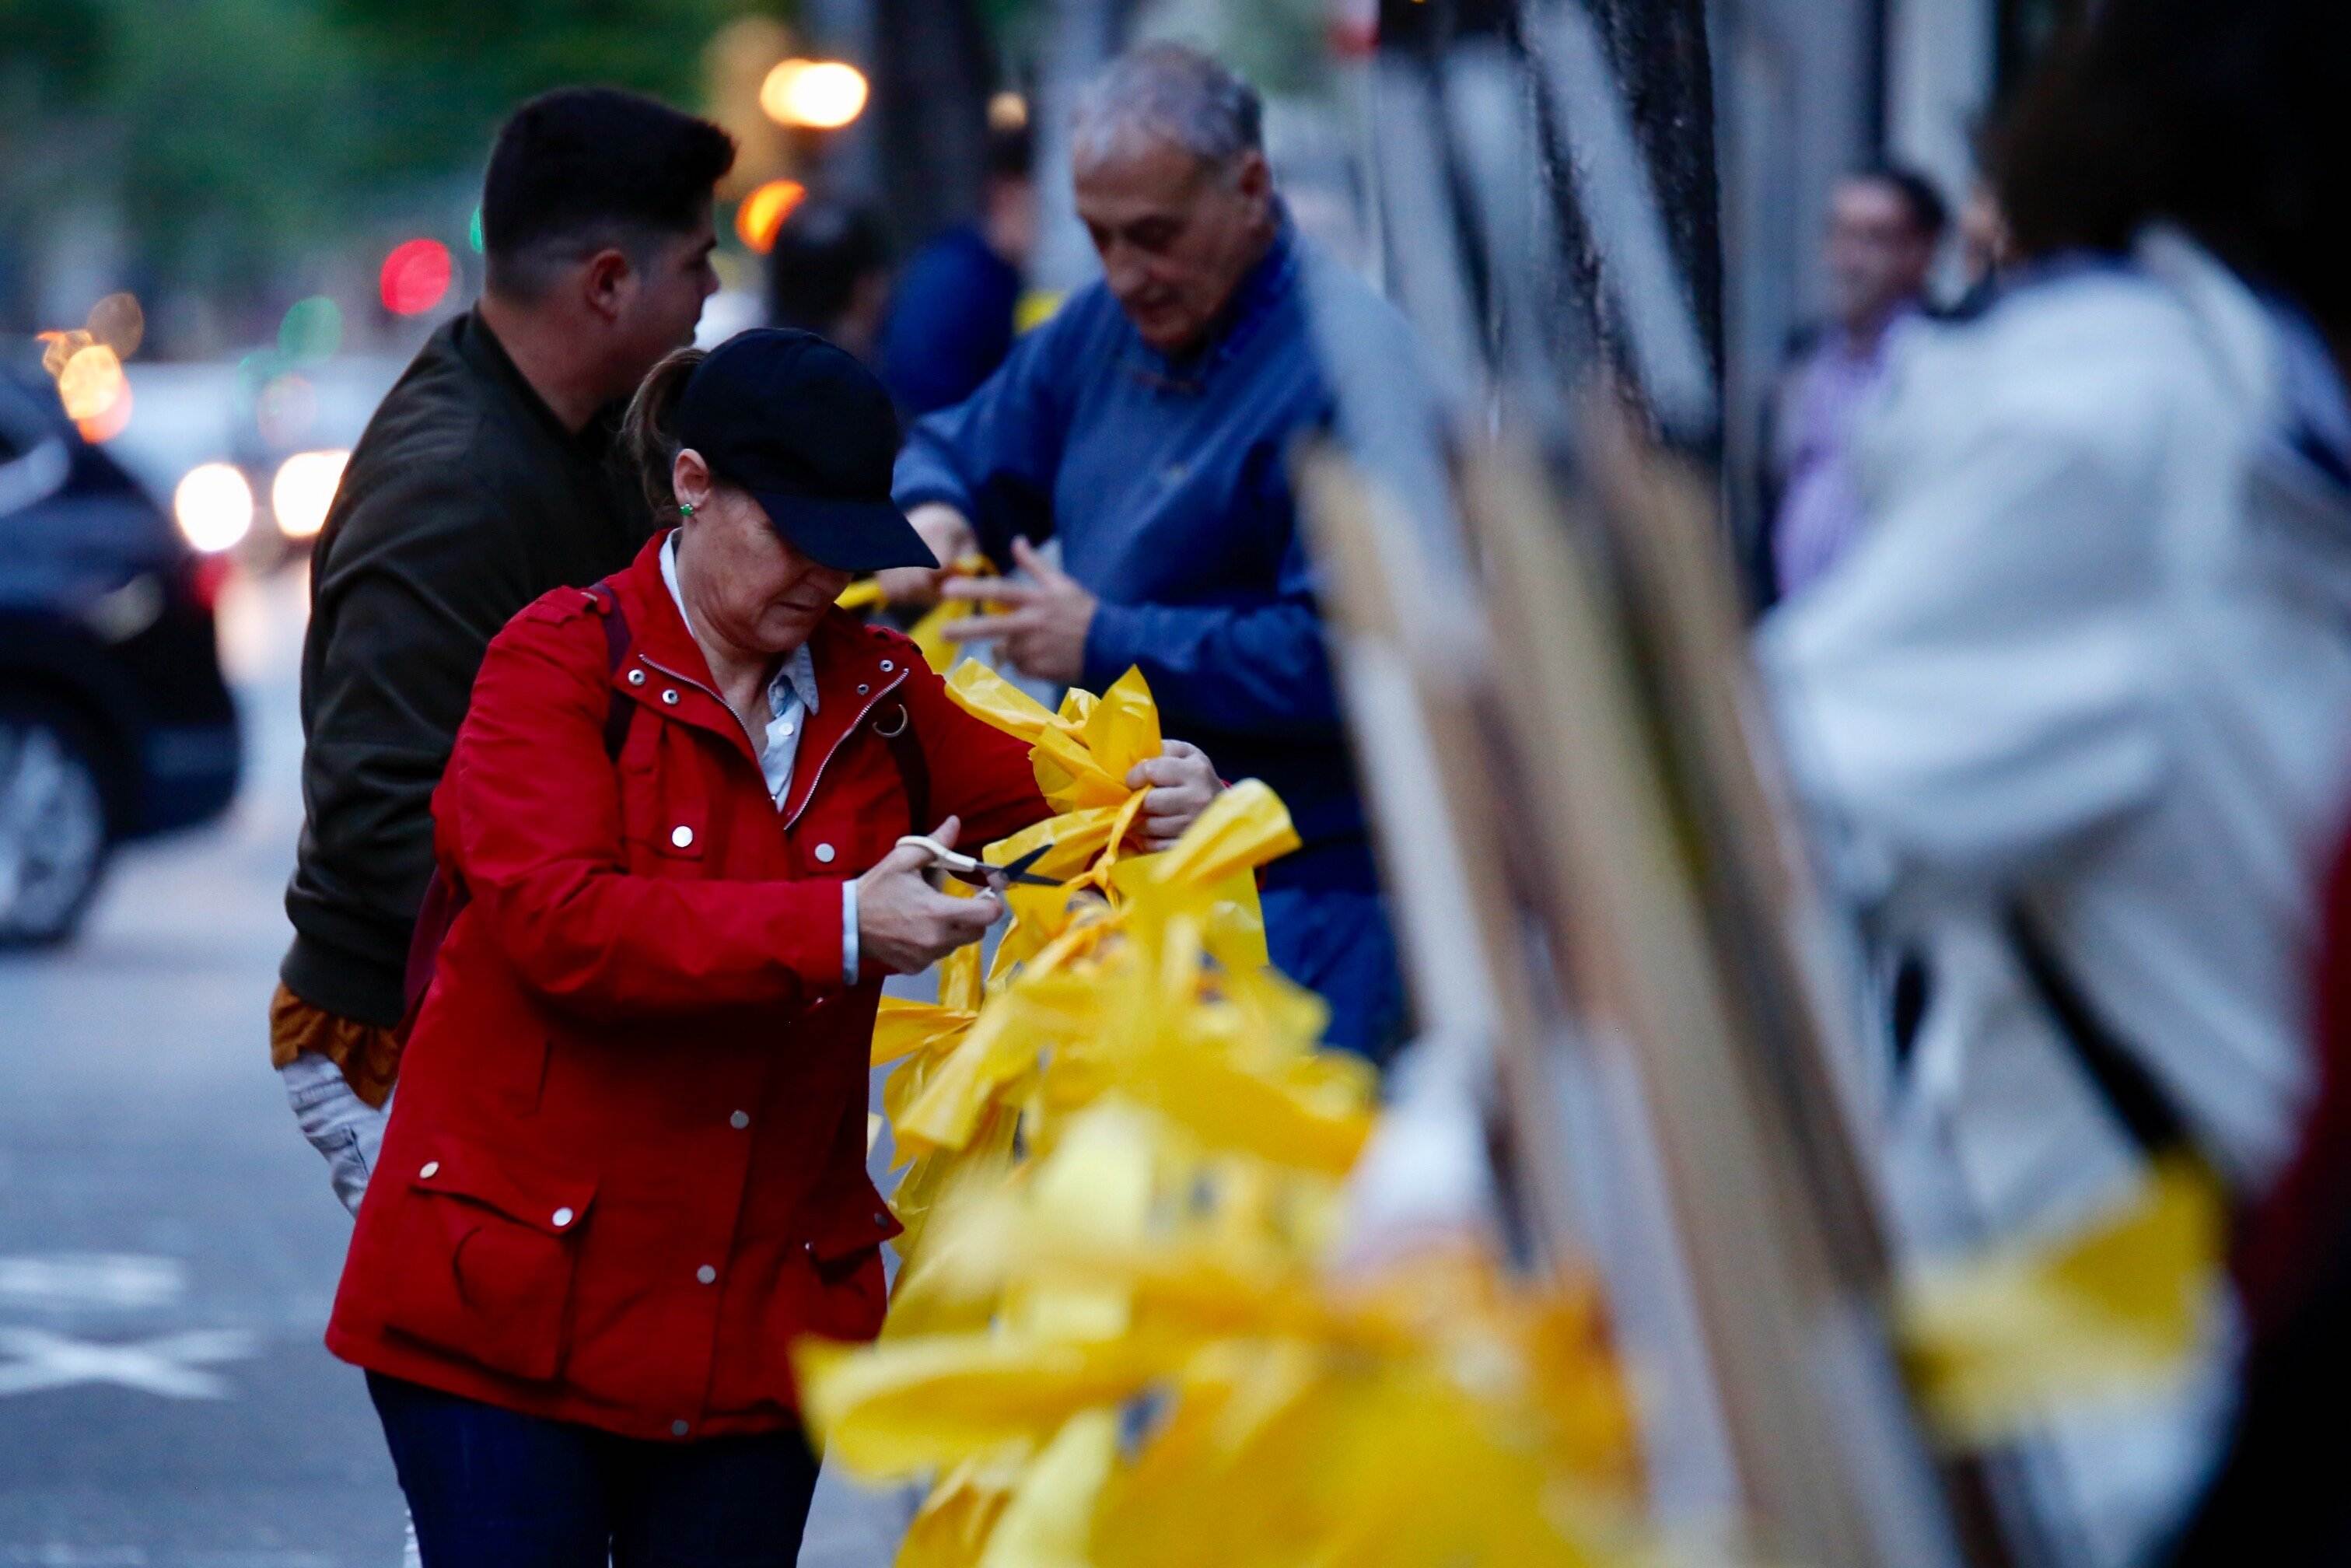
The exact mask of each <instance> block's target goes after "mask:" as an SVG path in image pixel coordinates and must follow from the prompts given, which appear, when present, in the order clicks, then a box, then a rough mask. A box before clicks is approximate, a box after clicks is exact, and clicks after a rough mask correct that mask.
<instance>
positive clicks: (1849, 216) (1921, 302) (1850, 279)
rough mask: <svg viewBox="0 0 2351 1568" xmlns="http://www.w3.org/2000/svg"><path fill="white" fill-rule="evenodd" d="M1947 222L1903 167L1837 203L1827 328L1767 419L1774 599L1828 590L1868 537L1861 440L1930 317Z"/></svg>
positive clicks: (1845, 190)
mask: <svg viewBox="0 0 2351 1568" xmlns="http://www.w3.org/2000/svg"><path fill="white" fill-rule="evenodd" d="M1949 223H1950V214H1949V208H1948V207H1947V206H1946V205H1945V204H1944V202H1943V198H1942V196H1941V195H1940V194H1939V193H1938V192H1937V191H1936V189H1935V186H1934V183H1933V182H1932V181H1930V180H1928V178H1927V177H1926V176H1925V175H1923V174H1919V173H1917V172H1913V171H1911V170H1907V169H1900V168H1891V167H1888V168H1882V169H1875V170H1871V171H1869V172H1865V173H1860V174H1855V175H1854V176H1852V177H1851V178H1849V179H1847V180H1845V181H1844V182H1843V183H1840V184H1839V185H1838V186H1837V188H1836V191H1835V193H1834V195H1833V196H1832V198H1831V202H1830V208H1829V230H1828V240H1827V246H1826V249H1827V262H1828V278H1829V309H1830V320H1829V322H1828V324H1827V325H1826V326H1824V327H1823V328H1821V329H1819V331H1818V332H1817V334H1815V335H1814V336H1813V339H1812V340H1811V341H1810V342H1808V343H1806V344H1804V345H1803V346H1802V348H1801V349H1800V350H1799V351H1798V352H1797V354H1796V357H1795V359H1794V361H1793V362H1792V364H1791V365H1790V366H1789V368H1788V370H1787V372H1786V373H1785V375H1784V376H1782V381H1781V385H1780V390H1779V394H1778V396H1777V398H1776V399H1775V401H1774V402H1773V406H1772V409H1771V427H1772V429H1771V442H1770V443H1769V444H1768V447H1767V450H1768V451H1769V452H1770V454H1771V459H1770V461H1771V474H1770V475H1769V476H1768V488H1769V490H1770V492H1771V504H1770V507H1769V524H1768V531H1767V535H1766V538H1767V542H1768V547H1769V548H1768V551H1767V560H1766V563H1765V564H1766V567H1767V569H1768V570H1769V573H1770V592H1769V593H1768V594H1767V595H1766V598H1767V600H1768V601H1774V602H1776V601H1780V600H1784V599H1792V598H1794V597H1796V596H1797V595H1799V594H1801V593H1802V592H1803V591H1805V590H1806V589H1808V588H1810V587H1811V586H1812V585H1813V583H1815V582H1817V581H1818V580H1820V579H1821V578H1822V577H1823V576H1825V575H1826V574H1827V573H1828V571H1829V570H1830V569H1831V568H1832V567H1834V565H1835V564H1836V562H1837V560H1838V559H1839V558H1840V557H1842V556H1843V555H1844V552H1845V551H1846V550H1847V549H1850V548H1851V546H1852V544H1853V541H1854V539H1855V537H1856V536H1857V535H1858V534H1859V533H1860V531H1861V527H1862V517H1861V507H1860V503H1859V500H1858V498H1857V497H1855V494H1854V478H1853V442H1854V435H1855V430H1856V428H1857V427H1858V425H1859V423H1860V422H1861V416H1862V414H1863V413H1865V411H1866V410H1867V409H1868V408H1869V406H1870V404H1871V402H1872V401H1873V400H1874V399H1875V398H1876V397H1877V395H1878V394H1879V393H1880V392H1882V391H1883V390H1884V387H1885V382H1886V363H1887V360H1888V356H1889V352H1890V350H1891V347H1892V345H1893V343H1894V341H1895V340H1896V337H1897V336H1898V335H1899V333H1900V330H1901V329H1902V328H1903V327H1905V326H1906V325H1907V324H1908V323H1910V322H1911V321H1914V320H1916V319H1918V318H1919V317H1920V316H1922V315H1923V314H1924V313H1925V312H1926V309H1927V282H1928V277H1929V276H1930V275H1931V274H1932V273H1933V271H1934V268H1935V256H1936V253H1937V251H1938V249H1939V248H1940V247H1941V245H1942V241H1943V232H1944V230H1945V229H1946V228H1948V227H1949Z"/></svg>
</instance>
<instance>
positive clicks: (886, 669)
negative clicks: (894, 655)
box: [882, 659, 898, 675]
mask: <svg viewBox="0 0 2351 1568" xmlns="http://www.w3.org/2000/svg"><path fill="white" fill-rule="evenodd" d="M897 667H898V666H897V665H896V664H892V663H891V662H890V661H889V660H887V659H884V660H883V661H882V673H883V674H885V675H886V674H889V673H890V672H891V671H893V670H894V669H896V668H897Z"/></svg>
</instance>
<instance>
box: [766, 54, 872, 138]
mask: <svg viewBox="0 0 2351 1568" xmlns="http://www.w3.org/2000/svg"><path fill="white" fill-rule="evenodd" d="M867 90H868V89H867V88H866V85H865V73H864V72H862V71H861V70H859V69H858V68H856V67H855V66H852V65H845V64H843V63H842V62H841V61H840V60H784V61H781V62H779V63H778V65H777V66H776V68H775V69H773V70H771V71H769V72H768V79H767V80H765V81H763V82H761V83H760V84H759V108H760V110H762V111H763V112H764V113H765V114H766V115H767V117H768V119H770V120H774V121H775V122H776V123H777V124H778V125H782V126H788V127H789V128H791V129H793V130H796V131H838V130H840V129H841V127H842V126H844V125H847V124H848V123H849V122H850V121H851V120H855V119H856V118H857V117H858V116H859V115H860V114H862V113H863V112H864V111H865V98H866V93H867Z"/></svg>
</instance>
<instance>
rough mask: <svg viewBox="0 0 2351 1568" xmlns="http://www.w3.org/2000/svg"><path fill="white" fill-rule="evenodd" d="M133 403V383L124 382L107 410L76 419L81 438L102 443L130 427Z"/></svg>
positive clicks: (94, 444)
mask: <svg viewBox="0 0 2351 1568" xmlns="http://www.w3.org/2000/svg"><path fill="white" fill-rule="evenodd" d="M130 425H131V383H130V382H123V383H122V391H121V392H120V394H119V395H117V396H116V398H115V400H114V401H113V402H110V403H108V404H107V405H106V409H105V412H103V413H98V414H95V415H93V416H91V417H90V418H89V419H78V420H76V421H74V428H75V429H76V430H78V431H80V432H81V438H82V439H83V440H84V441H87V442H89V444H91V445H92V446H98V445H101V444H104V443H106V442H109V441H111V440H113V439H114V438H115V437H116V436H118V435H120V434H122V433H123V432H124V431H125V430H127V429H129V428H130Z"/></svg>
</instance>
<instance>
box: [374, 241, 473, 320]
mask: <svg viewBox="0 0 2351 1568" xmlns="http://www.w3.org/2000/svg"><path fill="white" fill-rule="evenodd" d="M456 275H457V269H456V264H455V262H453V261H452V260H451V259H450V256H449V247H448V246H445V245H443V244H442V243H441V242H440V241H439V240H437V239H413V240H408V241H405V242H403V243H402V244H400V245H396V246H392V254H391V255H390V256H385V257H384V258H383V271H382V274H381V276H380V277H378V278H377V287H379V288H380V289H381V292H382V295H383V308H385V309H387V310H389V311H391V312H392V314H393V315H395V316H422V315H423V314H424V312H426V311H427V310H430V309H432V308H434V306H436V305H438V304H440V303H441V301H442V300H443V299H444V298H447V297H448V294H449V285H450V283H451V282H452V281H454V280H455V277H456Z"/></svg>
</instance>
